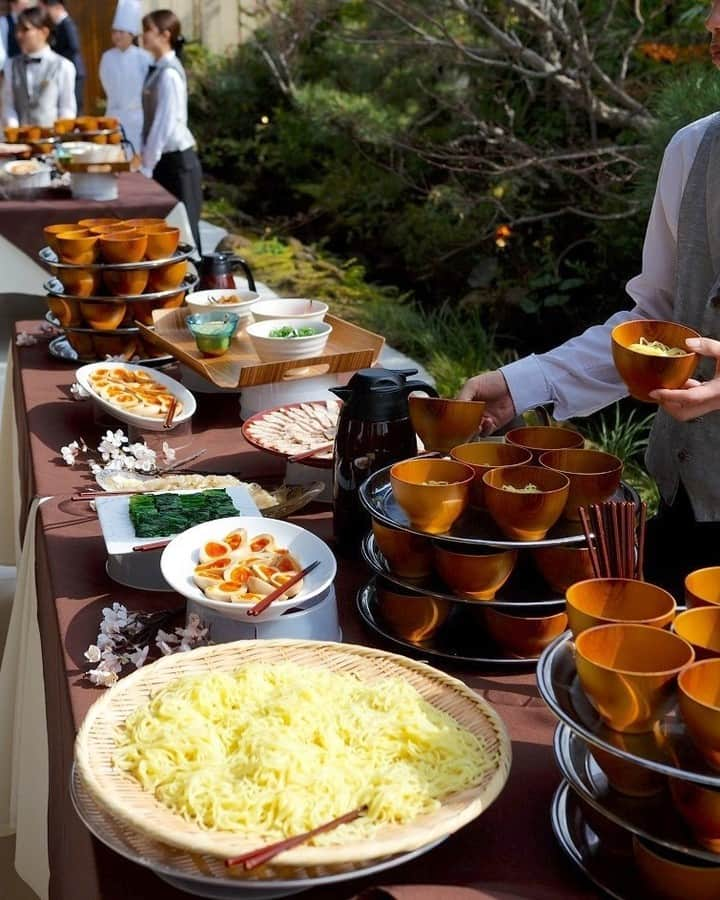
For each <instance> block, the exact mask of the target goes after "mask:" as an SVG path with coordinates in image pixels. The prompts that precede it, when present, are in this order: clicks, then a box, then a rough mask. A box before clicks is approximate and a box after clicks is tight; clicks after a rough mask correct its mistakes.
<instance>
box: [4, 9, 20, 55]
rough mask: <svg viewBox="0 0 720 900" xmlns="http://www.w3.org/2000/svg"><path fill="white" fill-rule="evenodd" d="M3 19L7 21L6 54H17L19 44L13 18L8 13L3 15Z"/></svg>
mask: <svg viewBox="0 0 720 900" xmlns="http://www.w3.org/2000/svg"><path fill="white" fill-rule="evenodd" d="M5 19H6V21H7V55H8V56H19V55H20V45H19V44H18V42H17V38H16V37H15V19H13V17H12V16H11V15H10V14H9V13H8V15H6V16H5Z"/></svg>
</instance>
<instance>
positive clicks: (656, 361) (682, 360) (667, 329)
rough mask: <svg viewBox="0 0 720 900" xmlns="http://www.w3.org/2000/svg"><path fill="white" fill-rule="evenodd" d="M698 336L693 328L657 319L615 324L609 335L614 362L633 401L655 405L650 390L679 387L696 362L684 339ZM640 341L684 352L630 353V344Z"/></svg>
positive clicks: (693, 369) (694, 354)
mask: <svg viewBox="0 0 720 900" xmlns="http://www.w3.org/2000/svg"><path fill="white" fill-rule="evenodd" d="M698 337H700V335H699V334H698V333H697V331H693V329H692V328H688V327H687V326H685V325H679V324H678V323H677V322H662V321H659V320H657V319H637V320H634V321H631V322H623V323H622V324H620V325H616V326H615V327H614V328H613V330H612V332H611V342H612V355H613V361H614V363H615V368H616V369H617V370H618V374H619V375H620V377H621V378H622V380H623V381H624V382H625V384H626V385H627V389H628V391H629V393H630V394H631V395H632V396H633V397H635V399H636V400H643V401H644V402H645V403H655V402H656V401H655V400H653V399H652V397H650V391H655V390H657V389H658V388H681V387H682V386H683V385H684V384H685V382H686V381H687V380H688V378H690V377H691V375H692V373H693V372H694V371H695V366H696V365H697V363H698V355H697V353H691V352H690V351H689V350H688V349H687V348H686V346H685V340H686V339H687V338H698ZM640 338H645V339H646V340H647V341H651V342H652V341H660V342H661V343H663V344H665V346H667V347H677V348H678V349H679V350H683V351H684V352H683V354H682V356H650V355H649V354H647V353H641V352H639V351H637V350H631V349H630V347H631V345H632V344H637V343H639V341H640Z"/></svg>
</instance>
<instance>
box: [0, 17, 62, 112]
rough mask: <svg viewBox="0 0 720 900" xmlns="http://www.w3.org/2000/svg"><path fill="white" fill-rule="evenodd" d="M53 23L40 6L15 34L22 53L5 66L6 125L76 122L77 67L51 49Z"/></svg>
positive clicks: (26, 18)
mask: <svg viewBox="0 0 720 900" xmlns="http://www.w3.org/2000/svg"><path fill="white" fill-rule="evenodd" d="M51 32H52V22H51V21H50V19H49V18H48V17H47V15H46V14H45V13H44V12H43V11H42V10H41V9H40V7H38V6H34V7H31V8H30V9H26V10H25V11H24V12H22V13H20V15H19V16H18V20H17V23H16V25H15V35H16V37H17V41H18V44H19V45H20V50H21V54H20V55H19V56H14V57H13V58H12V59H9V60H8V61H7V62H6V64H5V78H4V81H3V87H2V99H3V104H2V107H3V124H4V125H6V126H14V125H43V126H48V127H49V126H51V125H52V124H53V123H54V122H55V120H56V119H74V118H75V115H76V106H75V68H74V66H73V64H72V63H71V62H70V61H69V60H67V59H64V58H63V57H62V56H60V55H58V54H57V53H55V52H54V51H53V50H51V49H50V45H49V43H48V40H49V37H50V34H51Z"/></svg>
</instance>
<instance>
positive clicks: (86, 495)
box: [70, 491, 140, 501]
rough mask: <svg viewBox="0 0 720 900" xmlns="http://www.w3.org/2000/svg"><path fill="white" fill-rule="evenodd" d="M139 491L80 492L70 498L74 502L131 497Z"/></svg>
mask: <svg viewBox="0 0 720 900" xmlns="http://www.w3.org/2000/svg"><path fill="white" fill-rule="evenodd" d="M138 493H140V492H139V491H80V492H79V493H77V494H73V495H72V497H71V498H70V499H71V500H72V501H77V500H96V499H97V498H98V497H129V496H131V495H132V494H138Z"/></svg>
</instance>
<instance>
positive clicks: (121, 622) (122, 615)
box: [100, 603, 128, 634]
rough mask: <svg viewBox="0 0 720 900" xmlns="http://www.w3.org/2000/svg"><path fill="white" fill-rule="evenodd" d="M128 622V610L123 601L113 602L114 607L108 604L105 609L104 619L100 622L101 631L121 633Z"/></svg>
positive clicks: (104, 632)
mask: <svg viewBox="0 0 720 900" xmlns="http://www.w3.org/2000/svg"><path fill="white" fill-rule="evenodd" d="M127 623H128V611H127V609H126V608H125V607H124V606H123V605H122V603H113V605H112V609H111V608H110V607H108V606H106V607H105V609H103V620H102V622H101V623H100V631H101V632H102V633H103V634H119V633H120V631H121V629H123V628H125V627H126V626H127Z"/></svg>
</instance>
